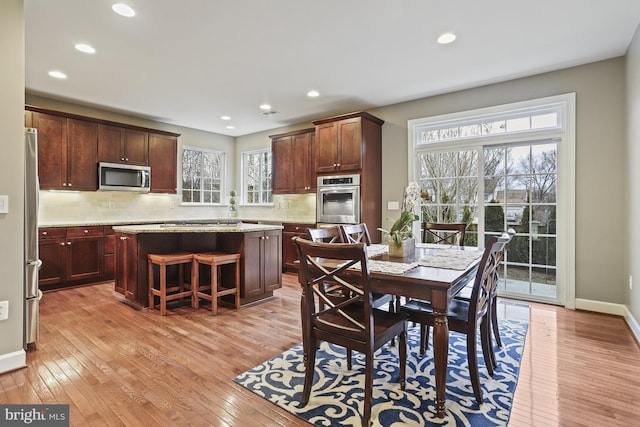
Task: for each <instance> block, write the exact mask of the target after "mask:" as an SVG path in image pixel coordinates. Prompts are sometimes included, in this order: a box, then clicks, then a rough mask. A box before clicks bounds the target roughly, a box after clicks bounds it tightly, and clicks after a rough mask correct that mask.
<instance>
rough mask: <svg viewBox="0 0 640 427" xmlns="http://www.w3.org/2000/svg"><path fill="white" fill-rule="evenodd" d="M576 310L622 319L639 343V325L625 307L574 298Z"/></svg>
mask: <svg viewBox="0 0 640 427" xmlns="http://www.w3.org/2000/svg"><path fill="white" fill-rule="evenodd" d="M576 308H577V309H580V310H588V311H595V312H597V313H606V314H615V315H616V316H622V317H624V320H625V321H626V322H627V325H629V328H630V329H631V332H632V333H633V335H635V337H636V340H637V341H638V342H640V324H638V321H637V320H636V319H635V318H634V317H633V315H632V314H631V312H630V311H629V309H628V308H627V306H626V305H624V304H613V303H610V302H601V301H593V300H587V299H580V298H576Z"/></svg>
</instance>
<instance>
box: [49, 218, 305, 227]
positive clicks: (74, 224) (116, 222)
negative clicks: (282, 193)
mask: <svg viewBox="0 0 640 427" xmlns="http://www.w3.org/2000/svg"><path fill="white" fill-rule="evenodd" d="M238 220H239V221H244V222H255V223H258V222H259V223H260V225H281V224H315V220H310V219H308V218H306V219H300V220H295V219H293V220H292V219H286V220H275V219H274V220H270V219H267V220H265V219H252V218H238ZM182 221H199V222H204V221H211V222H215V221H216V219H215V218H208V219H188V220H178V219H164V220H163V219H155V220H95V221H91V220H89V221H74V222H71V221H69V222H41V223H39V224H38V227H41V228H42V227H83V226H92V225H96V226H99V225H113V226H123V225H127V226H133V225H145V224H162V223H171V222H182ZM245 225H247V224H245Z"/></svg>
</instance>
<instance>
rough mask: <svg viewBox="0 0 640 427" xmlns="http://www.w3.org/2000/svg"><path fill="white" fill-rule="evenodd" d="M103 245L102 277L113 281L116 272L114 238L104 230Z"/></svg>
mask: <svg viewBox="0 0 640 427" xmlns="http://www.w3.org/2000/svg"><path fill="white" fill-rule="evenodd" d="M105 228H106V227H105ZM109 228H111V227H109ZM103 244H104V269H103V275H104V278H105V279H113V278H114V274H115V271H116V256H115V252H116V236H115V235H114V234H107V231H106V230H105V236H104V241H103Z"/></svg>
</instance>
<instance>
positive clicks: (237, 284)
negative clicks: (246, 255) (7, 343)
mask: <svg viewBox="0 0 640 427" xmlns="http://www.w3.org/2000/svg"><path fill="white" fill-rule="evenodd" d="M236 308H240V261H238V260H236Z"/></svg>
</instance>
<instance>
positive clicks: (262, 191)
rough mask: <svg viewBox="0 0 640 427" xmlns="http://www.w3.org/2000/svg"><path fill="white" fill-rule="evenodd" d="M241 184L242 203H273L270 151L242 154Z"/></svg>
mask: <svg viewBox="0 0 640 427" xmlns="http://www.w3.org/2000/svg"><path fill="white" fill-rule="evenodd" d="M242 183H243V185H242V200H243V203H245V204H248V205H259V204H268V203H273V193H272V190H271V149H267V150H259V151H249V152H245V153H242Z"/></svg>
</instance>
